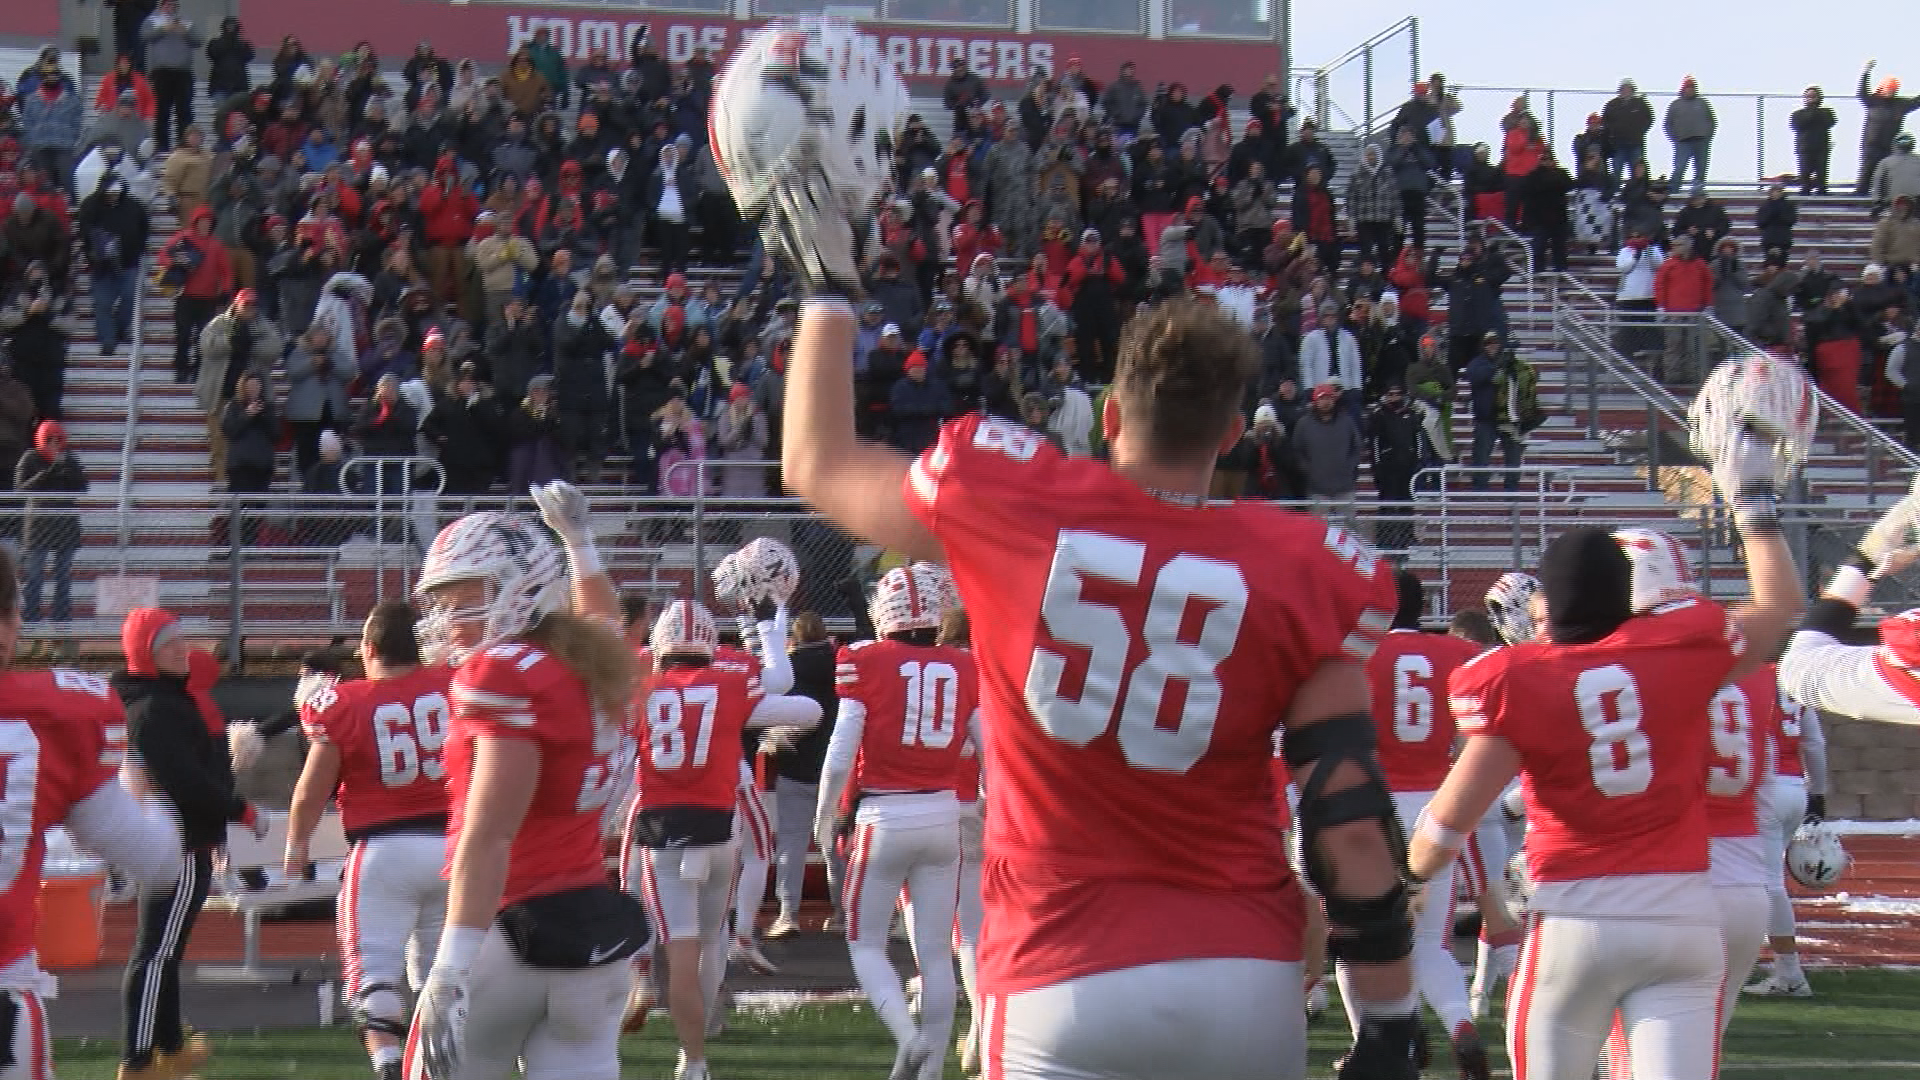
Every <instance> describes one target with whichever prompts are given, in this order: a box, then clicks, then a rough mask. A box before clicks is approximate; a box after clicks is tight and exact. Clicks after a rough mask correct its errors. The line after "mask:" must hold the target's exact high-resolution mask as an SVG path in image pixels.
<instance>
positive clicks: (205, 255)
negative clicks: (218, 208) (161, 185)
mask: <svg viewBox="0 0 1920 1080" xmlns="http://www.w3.org/2000/svg"><path fill="white" fill-rule="evenodd" d="M202 221H204V222H206V223H207V225H208V226H209V228H208V230H207V235H205V236H202V235H200V233H199V232H197V231H196V230H195V229H194V226H195V225H197V224H198V223H200V222H202ZM212 225H213V211H212V210H210V209H208V208H207V207H204V206H202V207H200V208H199V209H197V210H195V211H194V212H193V216H192V217H190V218H188V219H187V227H186V228H184V229H181V230H180V231H179V232H177V233H174V234H173V237H172V239H170V240H168V241H167V247H168V248H171V247H173V245H174V244H176V243H178V242H179V241H181V240H185V241H186V242H187V243H189V244H192V245H193V246H194V248H195V249H196V250H198V251H199V252H200V265H199V266H197V267H195V268H194V270H193V273H192V274H189V275H188V276H187V280H186V282H185V284H183V285H181V287H180V292H181V294H182V295H185V296H193V297H198V298H200V299H203V300H212V299H221V298H224V297H226V296H227V295H228V294H230V293H232V292H233V264H232V263H231V262H229V261H227V249H226V248H224V247H222V246H221V245H220V241H218V240H215V239H214V238H213V230H212V228H211V226H212Z"/></svg>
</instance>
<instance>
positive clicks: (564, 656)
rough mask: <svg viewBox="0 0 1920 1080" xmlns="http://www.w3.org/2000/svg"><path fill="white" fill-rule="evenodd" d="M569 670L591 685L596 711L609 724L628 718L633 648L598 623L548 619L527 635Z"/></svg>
mask: <svg viewBox="0 0 1920 1080" xmlns="http://www.w3.org/2000/svg"><path fill="white" fill-rule="evenodd" d="M524 639H525V640H526V642H527V643H528V644H529V645H538V646H540V647H541V648H543V649H545V650H547V652H549V653H551V654H552V655H553V656H554V658H555V659H557V660H559V661H560V662H561V663H562V664H565V665H566V666H567V670H568V671H571V672H573V673H574V674H575V675H577V676H579V678H580V681H581V682H584V683H586V684H587V696H588V697H590V698H592V699H593V704H594V708H595V710H596V711H597V712H598V713H600V714H601V715H602V716H604V717H606V718H607V719H609V720H615V719H621V718H624V717H625V716H626V714H627V709H628V708H629V707H630V706H631V705H632V702H633V682H634V660H633V648H632V646H630V645H628V644H627V642H626V640H625V639H624V638H622V637H621V636H620V635H619V634H618V633H616V632H614V630H613V629H612V628H611V627H609V626H607V625H606V624H605V623H604V622H602V621H600V620H598V619H586V618H581V617H580V616H578V615H562V614H554V615H548V616H546V617H545V618H543V619H541V620H540V621H539V622H538V623H537V624H535V625H534V626H533V628H532V629H530V630H528V631H527V632H526V634H525V635H524Z"/></svg>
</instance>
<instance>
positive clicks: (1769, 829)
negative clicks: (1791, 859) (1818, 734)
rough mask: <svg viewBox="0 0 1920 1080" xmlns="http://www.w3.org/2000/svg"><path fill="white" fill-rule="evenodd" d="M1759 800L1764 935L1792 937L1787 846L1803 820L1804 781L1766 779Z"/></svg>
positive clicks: (1805, 788)
mask: <svg viewBox="0 0 1920 1080" xmlns="http://www.w3.org/2000/svg"><path fill="white" fill-rule="evenodd" d="M1755 794H1756V795H1757V796H1758V797H1759V800H1760V837H1761V839H1763V840H1765V841H1766V842H1767V865H1768V866H1770V867H1772V868H1773V870H1772V872H1771V873H1770V874H1769V875H1768V877H1767V934H1768V936H1770V937H1792V936H1793V934H1794V923H1793V899H1792V897H1789V896H1788V895H1787V877H1786V875H1787V842H1788V841H1790V840H1792V839H1793V834H1794V831H1795V830H1796V829H1798V828H1800V822H1801V821H1803V820H1805V818H1806V816H1807V780H1806V778H1805V777H1803V776H1769V777H1767V779H1766V780H1765V781H1763V782H1762V783H1761V785H1760V790H1759V791H1758V792H1756V793H1755Z"/></svg>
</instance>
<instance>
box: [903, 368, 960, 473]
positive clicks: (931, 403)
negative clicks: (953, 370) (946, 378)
mask: <svg viewBox="0 0 1920 1080" xmlns="http://www.w3.org/2000/svg"><path fill="white" fill-rule="evenodd" d="M921 362H922V363H925V360H924V358H923V359H922V361H921ZM888 404H889V405H890V406H891V407H892V417H893V444H894V445H895V446H897V447H899V448H900V449H902V450H905V451H906V452H907V453H909V454H916V455H917V454H920V453H922V452H924V451H925V450H926V449H927V448H928V447H930V446H932V445H933V444H934V440H936V439H938V438H939V437H940V421H942V420H944V419H946V418H947V415H948V414H949V413H951V412H952V411H953V395H952V394H950V393H948V392H947V384H946V383H944V382H942V381H941V379H940V377H939V376H938V375H934V374H931V373H929V374H928V375H927V377H926V379H925V380H924V381H922V380H918V379H914V378H912V377H910V376H909V377H903V378H901V379H900V380H899V381H897V382H895V383H894V384H893V393H892V394H891V395H890V397H889V400H888Z"/></svg>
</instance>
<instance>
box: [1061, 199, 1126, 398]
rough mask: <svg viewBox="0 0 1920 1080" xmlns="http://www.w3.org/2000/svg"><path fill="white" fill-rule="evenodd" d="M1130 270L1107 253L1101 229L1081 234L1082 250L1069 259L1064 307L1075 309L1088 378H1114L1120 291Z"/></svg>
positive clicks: (1076, 333)
mask: <svg viewBox="0 0 1920 1080" xmlns="http://www.w3.org/2000/svg"><path fill="white" fill-rule="evenodd" d="M1126 283H1127V271H1126V268H1125V267H1123V266H1121V265H1120V260H1119V259H1116V258H1114V257H1113V256H1111V255H1109V254H1107V253H1106V251H1105V250H1104V249H1103V248H1102V246H1101V243H1100V232H1099V230H1097V229H1087V230H1085V231H1084V232H1082V233H1081V234H1080V250H1079V251H1077V252H1075V253H1074V256H1073V258H1072V259H1070V260H1068V262H1067V273H1066V285H1065V287H1063V288H1062V289H1061V290H1060V292H1061V296H1062V299H1061V302H1060V304H1061V307H1063V308H1066V309H1067V310H1069V311H1071V312H1072V313H1073V333H1074V337H1076V338H1078V339H1079V353H1080V364H1081V369H1080V374H1081V375H1082V376H1083V377H1085V378H1086V379H1087V380H1088V381H1089V382H1094V383H1108V382H1112V381H1113V365H1114V360H1115V359H1116V357H1118V355H1119V351H1120V308H1119V303H1118V300H1119V297H1120V291H1121V290H1122V289H1123V288H1124V287H1125V286H1126Z"/></svg>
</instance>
